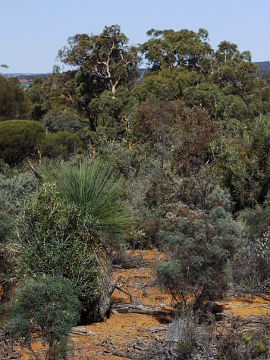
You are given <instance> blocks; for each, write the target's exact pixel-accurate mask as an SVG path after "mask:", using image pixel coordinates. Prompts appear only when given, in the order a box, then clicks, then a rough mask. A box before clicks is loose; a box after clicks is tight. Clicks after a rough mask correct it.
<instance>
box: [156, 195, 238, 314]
mask: <svg viewBox="0 0 270 360" xmlns="http://www.w3.org/2000/svg"><path fill="white" fill-rule="evenodd" d="M217 194H218V192H216V191H213V194H210V195H209V197H212V198H213V199H214V200H215V201H214V204H215V202H216V201H217ZM212 195H213V196H212ZM214 195H215V196H214ZM175 214H176V216H173V217H171V216H169V214H168V216H169V219H168V220H164V222H163V225H162V227H161V231H160V237H161V242H162V246H163V249H164V251H165V252H166V254H167V255H168V259H167V260H166V261H162V262H159V263H158V264H157V277H158V282H159V284H160V286H161V287H162V288H165V289H166V290H168V291H170V293H171V294H172V296H173V297H174V298H175V300H176V301H179V302H181V301H184V302H185V301H186V298H187V296H190V294H193V295H194V300H195V302H194V309H200V308H202V306H203V303H204V302H205V301H209V300H215V299H216V298H219V297H221V296H222V295H223V292H224V290H225V289H226V287H227V284H228V280H229V274H228V261H229V260H230V259H232V257H233V254H234V252H235V249H236V248H237V244H238V242H239V238H240V236H241V227H240V226H239V225H238V223H237V222H236V221H234V220H233V218H232V216H231V214H230V213H228V212H226V211H225V209H224V208H222V207H221V206H214V207H213V208H212V209H211V210H210V211H209V212H208V213H206V212H204V211H201V210H192V209H189V208H188V207H187V206H185V205H182V206H181V207H180V208H178V209H177V211H175Z"/></svg>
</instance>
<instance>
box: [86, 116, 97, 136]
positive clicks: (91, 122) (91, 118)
mask: <svg viewBox="0 0 270 360" xmlns="http://www.w3.org/2000/svg"><path fill="white" fill-rule="evenodd" d="M88 118H89V128H90V130H91V131H95V132H96V130H97V129H96V124H95V117H94V116H92V115H88Z"/></svg>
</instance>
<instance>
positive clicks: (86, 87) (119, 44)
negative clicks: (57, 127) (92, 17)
mask: <svg viewBox="0 0 270 360" xmlns="http://www.w3.org/2000/svg"><path fill="white" fill-rule="evenodd" d="M128 43H129V40H128V38H127V36H126V35H125V34H124V33H122V32H121V29H120V26H119V25H112V26H109V27H107V26H106V27H105V28H104V30H103V32H102V33H101V34H99V35H88V34H76V35H74V36H72V37H70V38H69V39H68V44H67V45H66V46H65V47H64V48H63V49H61V50H60V51H59V53H58V58H59V59H60V61H61V62H62V63H63V64H65V65H68V66H70V67H71V70H70V71H69V72H66V73H65V74H63V76H62V77H61V79H60V82H61V88H62V94H61V96H62V99H64V101H67V102H68V103H69V104H72V103H73V104H72V105H73V106H75V107H77V108H78V109H79V110H80V111H82V112H84V113H85V114H86V115H87V116H88V118H89V124H90V129H91V130H95V129H96V124H97V116H98V114H97V113H96V109H97V106H96V105H97V104H96V102H97V100H99V97H100V95H101V94H102V93H103V92H104V91H110V93H111V98H112V99H113V100H114V99H115V98H116V97H117V89H118V87H119V86H120V85H123V86H125V87H130V86H131V85H132V83H133V80H134V78H135V76H136V73H137V64H138V56H137V49H136V47H134V46H129V44H128ZM92 100H94V102H93V103H91V101H92Z"/></svg>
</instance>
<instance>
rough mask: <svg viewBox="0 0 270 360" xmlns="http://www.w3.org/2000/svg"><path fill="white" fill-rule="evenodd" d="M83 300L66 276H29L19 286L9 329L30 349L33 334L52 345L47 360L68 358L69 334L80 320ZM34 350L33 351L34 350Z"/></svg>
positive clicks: (49, 347) (11, 333) (14, 336)
mask: <svg viewBox="0 0 270 360" xmlns="http://www.w3.org/2000/svg"><path fill="white" fill-rule="evenodd" d="M79 309H80V303H79V300H78V298H77V296H76V295H75V293H74V289H73V287H72V285H71V283H70V282H69V281H68V280H66V279H64V278H62V277H51V276H46V275H43V276H37V277H36V278H32V279H31V278H26V279H25V280H24V281H23V282H22V283H21V284H20V286H19V288H18V289H17V293H16V297H15V300H14V302H13V306H12V314H11V319H10V321H9V323H8V325H7V332H8V333H9V334H10V335H11V336H12V337H13V338H14V339H16V340H20V341H21V342H22V344H23V345H25V346H27V347H28V348H29V349H30V350H32V347H31V340H32V335H33V333H36V332H39V333H40V335H41V337H42V338H43V339H44V340H45V341H46V343H47V345H48V350H47V357H46V358H47V359H54V360H55V359H66V358H67V353H68V335H69V333H70V330H71V327H72V326H75V325H76V324H77V322H78V320H79ZM32 351H33V350H32Z"/></svg>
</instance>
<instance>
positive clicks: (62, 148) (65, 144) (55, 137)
mask: <svg viewBox="0 0 270 360" xmlns="http://www.w3.org/2000/svg"><path fill="white" fill-rule="evenodd" d="M80 146H81V142H80V138H79V136H78V135H76V134H72V133H70V132H68V131H59V132H56V133H48V134H46V138H45V141H44V144H43V146H42V154H43V156H47V157H49V158H52V159H54V158H58V157H61V158H63V159H64V160H67V159H68V158H69V157H70V156H72V155H74V154H75V153H76V152H77V151H78V149H79V148H80Z"/></svg>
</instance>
